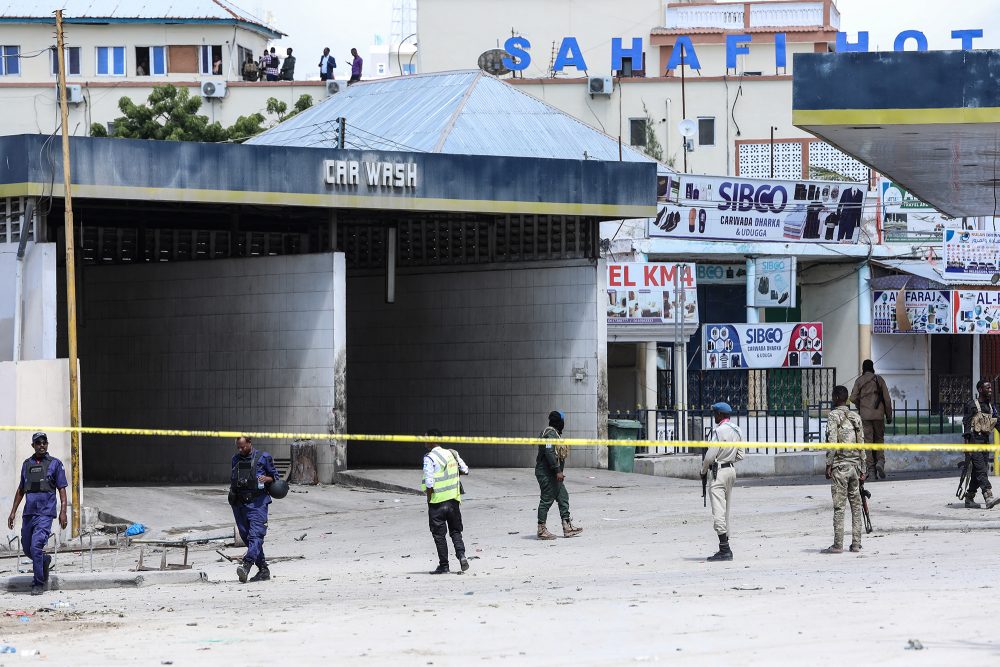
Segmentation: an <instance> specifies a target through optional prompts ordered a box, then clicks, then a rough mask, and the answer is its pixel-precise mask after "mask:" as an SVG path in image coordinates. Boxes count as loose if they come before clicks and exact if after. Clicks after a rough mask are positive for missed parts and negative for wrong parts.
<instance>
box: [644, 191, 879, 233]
mask: <svg viewBox="0 0 1000 667" xmlns="http://www.w3.org/2000/svg"><path fill="white" fill-rule="evenodd" d="M865 189H866V188H865V185H864V184H859V183H851V182H840V181H779V180H762V179H750V178H739V177H726V176H721V177H720V176H696V175H690V174H685V175H682V176H680V188H679V190H678V193H677V200H676V201H671V202H668V203H661V204H660V205H659V210H658V213H657V215H656V217H655V218H651V219H650V220H649V223H648V233H649V236H650V237H669V238H682V239H689V240H698V239H705V240H714V241H773V242H776V243H789V242H799V243H857V242H858V239H859V237H860V235H861V226H862V210H863V207H864V202H865Z"/></svg>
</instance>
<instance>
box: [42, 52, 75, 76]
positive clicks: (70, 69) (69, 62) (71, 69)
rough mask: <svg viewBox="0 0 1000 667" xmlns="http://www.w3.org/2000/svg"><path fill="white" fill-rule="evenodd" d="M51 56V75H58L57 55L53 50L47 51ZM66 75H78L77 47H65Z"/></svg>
mask: <svg viewBox="0 0 1000 667" xmlns="http://www.w3.org/2000/svg"><path fill="white" fill-rule="evenodd" d="M49 52H50V53H51V55H52V74H53V75H58V74H59V53H58V52H57V51H56V50H55V48H52V49H49ZM65 57H66V75H67V76H79V75H80V47H79V46H67V47H66V54H65Z"/></svg>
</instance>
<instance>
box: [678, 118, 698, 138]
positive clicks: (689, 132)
mask: <svg viewBox="0 0 1000 667" xmlns="http://www.w3.org/2000/svg"><path fill="white" fill-rule="evenodd" d="M677 129H678V130H680V132H681V136H682V137H684V138H685V139H690V138H692V137H693V136H694V135H696V134H698V123H696V122H694V121H693V120H691V119H690V118H685V119H684V120H682V121H681V122H680V123H678V124H677Z"/></svg>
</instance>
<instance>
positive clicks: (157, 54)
mask: <svg viewBox="0 0 1000 667" xmlns="http://www.w3.org/2000/svg"><path fill="white" fill-rule="evenodd" d="M149 50H150V52H151V53H152V55H153V74H157V75H163V74H166V73H167V47H165V46H154V47H152V48H150V49H149Z"/></svg>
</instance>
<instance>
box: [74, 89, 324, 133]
mask: <svg viewBox="0 0 1000 667" xmlns="http://www.w3.org/2000/svg"><path fill="white" fill-rule="evenodd" d="M201 104H202V101H201V98H200V97H192V96H191V94H190V92H189V91H188V89H187V88H180V89H178V88H176V87H175V86H172V85H166V86H157V87H156V88H154V89H153V92H151V93H150V94H149V98H148V100H147V102H146V104H135V103H134V102H133V101H132V100H131V99H130V98H128V97H122V98H121V99H120V100H118V109H119V110H120V111H121V112H122V115H121V116H120V117H118V118H116V119H115V121H114V124H113V131H112V133H111V134H109V133H108V130H107V128H106V127H105V126H104V125H102V124H100V123H94V124H93V125H91V127H90V134H91V136H94V137H107V136H113V137H121V138H125V139H156V140H161V141H205V142H220V141H235V142H241V141H245V140H246V139H249V138H250V137H252V136H254V135H255V134H260V133H261V132H263V131H264V130H265V129H267V127H271V126H273V125H275V124H276V123H280V122H281V121H283V120H285V119H287V118H291V117H292V116H294V115H295V114H297V113H301V112H302V111H305V110H306V109H308V108H309V107H311V106H312V97H311V96H309V95H303V96H301V97H300V98H299V99H298V101H297V102H296V103H295V105H294V106H293V107H292V110H291V111H290V112H289V111H288V105H287V104H285V103H284V102H280V101H278V100H276V99H275V98H273V97H272V98H269V99H268V100H267V107H266V113H267V114H270V115H274V116H277V121H275V122H272V123H270V124H268V123H267V118H266V117H265V115H264V114H262V113H260V112H256V113H252V114H249V115H247V116H240V117H239V118H237V119H236V122H235V123H233V124H232V126H230V127H228V128H227V127H223V126H222V124H221V123H219V122H217V121H216V122H214V123H210V122H209V120H208V117H207V116H203V115H200V114H199V113H198V111H199V110H200V109H201Z"/></svg>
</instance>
